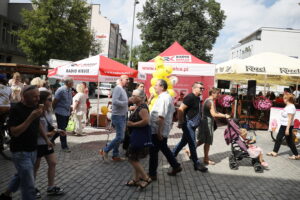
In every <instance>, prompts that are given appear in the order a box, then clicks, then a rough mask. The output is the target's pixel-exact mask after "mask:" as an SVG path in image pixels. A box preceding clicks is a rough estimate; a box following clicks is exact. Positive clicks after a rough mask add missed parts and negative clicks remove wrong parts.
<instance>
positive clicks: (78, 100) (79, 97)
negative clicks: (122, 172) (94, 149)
mask: <svg viewBox="0 0 300 200" xmlns="http://www.w3.org/2000/svg"><path fill="white" fill-rule="evenodd" d="M84 89H85V86H84V84H82V83H80V84H78V85H77V86H76V91H77V94H76V95H75V96H74V97H73V105H72V107H73V113H72V114H73V115H74V119H75V126H76V128H75V133H74V134H75V135H76V136H83V135H85V134H84V133H83V132H82V130H83V126H82V119H83V116H84V115H85V114H86V112H87V107H86V100H87V96H86V94H84Z"/></svg>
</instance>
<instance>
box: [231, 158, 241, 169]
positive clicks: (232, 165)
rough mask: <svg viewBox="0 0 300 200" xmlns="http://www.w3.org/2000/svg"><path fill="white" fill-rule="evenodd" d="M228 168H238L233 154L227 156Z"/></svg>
mask: <svg viewBox="0 0 300 200" xmlns="http://www.w3.org/2000/svg"><path fill="white" fill-rule="evenodd" d="M229 168H230V169H234V170H237V169H238V168H239V164H238V162H237V161H236V159H235V158H234V156H233V155H230V156H229Z"/></svg>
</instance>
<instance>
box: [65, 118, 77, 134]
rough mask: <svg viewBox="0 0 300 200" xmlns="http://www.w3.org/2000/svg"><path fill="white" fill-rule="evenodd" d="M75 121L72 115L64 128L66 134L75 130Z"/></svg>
mask: <svg viewBox="0 0 300 200" xmlns="http://www.w3.org/2000/svg"><path fill="white" fill-rule="evenodd" d="M75 125H76V124H75V120H74V117H73V115H72V116H71V117H70V119H69V121H68V126H67V128H66V131H68V132H72V131H74V130H75Z"/></svg>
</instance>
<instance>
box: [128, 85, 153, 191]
mask: <svg viewBox="0 0 300 200" xmlns="http://www.w3.org/2000/svg"><path fill="white" fill-rule="evenodd" d="M144 99H145V93H144V91H143V90H140V89H136V90H134V91H133V92H132V97H130V100H129V101H131V102H133V103H134V104H135V105H136V109H135V110H134V111H133V112H132V114H131V115H130V116H129V119H128V123H127V126H128V128H129V131H130V132H131V135H130V143H129V147H128V150H127V153H126V156H127V157H128V161H129V163H130V164H131V165H132V167H133V169H134V171H133V178H132V180H130V181H128V182H127V183H126V185H127V186H138V187H140V189H143V188H145V187H147V186H148V185H149V184H150V183H151V181H152V180H151V178H150V177H149V176H148V175H147V174H146V172H145V169H144V167H143V166H142V165H141V163H140V162H139V160H140V159H142V158H145V157H146V156H147V155H148V153H149V147H148V146H149V145H151V129H150V126H149V117H150V116H149V110H148V106H147V105H146V104H145V101H144Z"/></svg>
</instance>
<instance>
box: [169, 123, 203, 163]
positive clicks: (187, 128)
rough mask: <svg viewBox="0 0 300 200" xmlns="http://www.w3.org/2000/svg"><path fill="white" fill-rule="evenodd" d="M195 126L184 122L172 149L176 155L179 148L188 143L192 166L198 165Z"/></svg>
mask: <svg viewBox="0 0 300 200" xmlns="http://www.w3.org/2000/svg"><path fill="white" fill-rule="evenodd" d="M195 130H196V128H192V127H191V125H190V123H188V122H185V123H183V124H182V131H183V134H182V138H181V140H180V142H179V143H178V144H177V145H176V146H175V148H174V149H173V154H174V156H175V157H176V156H177V155H178V153H179V152H180V151H181V149H182V148H183V147H184V146H185V145H186V144H188V145H189V149H190V152H191V159H192V161H193V162H194V166H195V167H196V166H198V165H199V164H200V161H199V160H198V156H197V151H196V134H195Z"/></svg>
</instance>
